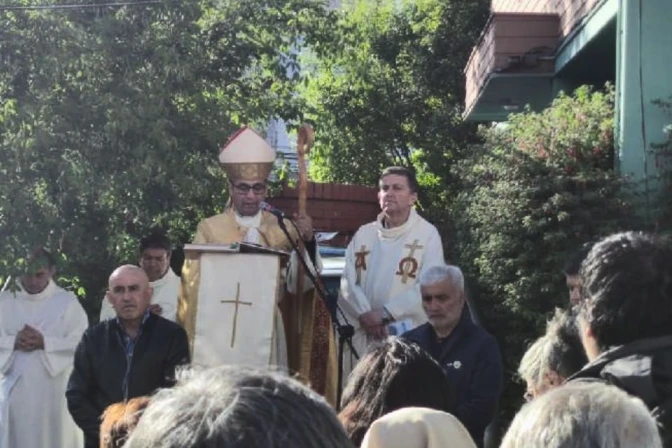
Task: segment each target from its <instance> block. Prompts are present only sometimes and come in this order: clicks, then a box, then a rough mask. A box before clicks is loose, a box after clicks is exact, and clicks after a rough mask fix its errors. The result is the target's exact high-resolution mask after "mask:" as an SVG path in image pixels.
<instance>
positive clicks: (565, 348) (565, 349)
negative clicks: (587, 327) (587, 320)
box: [546, 309, 588, 380]
mask: <svg viewBox="0 0 672 448" xmlns="http://www.w3.org/2000/svg"><path fill="white" fill-rule="evenodd" d="M546 337H547V338H548V339H549V345H548V351H547V353H546V358H547V360H548V361H547V362H548V368H549V370H551V371H553V372H555V373H557V374H558V376H559V377H560V378H561V379H562V380H566V379H567V378H569V377H570V376H572V375H574V374H575V373H576V372H578V371H579V370H581V368H582V367H583V366H584V365H586V363H587V362H588V358H587V357H586V352H585V351H584V350H583V345H582V344H581V337H580V335H579V329H578V326H577V324H576V315H575V314H574V313H573V312H572V311H571V310H561V309H556V310H555V315H554V316H553V318H552V319H551V320H550V321H549V322H548V324H547V326H546Z"/></svg>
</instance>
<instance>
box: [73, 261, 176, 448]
mask: <svg viewBox="0 0 672 448" xmlns="http://www.w3.org/2000/svg"><path fill="white" fill-rule="evenodd" d="M151 298H152V288H151V286H150V285H149V279H148V277H147V274H146V273H145V271H144V270H142V269H141V268H139V267H137V266H133V265H124V266H121V267H119V268H117V269H116V270H115V271H114V272H113V273H112V275H111V276H110V280H109V288H108V291H107V299H108V300H109V301H110V303H111V304H112V306H113V307H114V310H115V313H116V318H115V319H107V320H105V321H103V322H101V323H99V324H97V325H94V326H93V327H91V328H89V329H88V330H86V332H85V333H84V335H83V336H82V340H81V341H80V342H79V345H78V346H77V350H76V352H75V366H74V370H73V372H72V374H71V375H70V380H69V382H68V387H67V391H66V397H67V401H68V409H69V411H70V414H72V417H73V418H74V420H75V422H76V423H77V425H78V426H79V427H80V428H81V429H82V431H84V439H85V447H86V448H97V447H98V446H99V444H100V441H99V438H100V429H99V428H100V417H101V415H102V414H103V411H105V409H106V408H107V407H108V406H109V405H111V404H112V403H117V402H121V401H127V400H129V399H131V398H134V397H140V396H143V395H151V394H152V393H153V392H154V391H155V390H156V389H158V388H164V387H170V386H172V385H173V384H174V379H175V370H176V368H177V367H178V366H181V365H185V364H188V363H189V343H188V340H187V334H186V332H185V331H184V329H183V328H182V327H180V326H179V325H178V324H176V323H174V322H171V321H169V320H167V319H165V318H163V317H161V316H158V315H157V314H155V313H150V303H151Z"/></svg>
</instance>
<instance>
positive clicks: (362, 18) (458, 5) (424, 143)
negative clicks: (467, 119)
mask: <svg viewBox="0 0 672 448" xmlns="http://www.w3.org/2000/svg"><path fill="white" fill-rule="evenodd" d="M348 5H349V6H348V7H347V8H345V9H344V10H343V11H342V12H341V14H340V18H339V23H338V26H339V27H340V29H341V30H342V31H341V33H342V34H343V35H344V36H345V38H344V39H343V41H342V42H338V43H336V44H330V45H328V46H322V47H321V50H322V52H321V53H320V55H319V58H317V59H313V60H311V61H309V63H308V68H311V69H312V70H311V71H312V75H311V76H309V78H308V83H307V87H306V88H305V89H304V90H303V92H302V96H303V97H304V98H305V99H306V102H307V104H308V110H310V111H311V113H312V114H313V118H314V119H315V121H316V124H317V130H318V132H317V142H316V146H315V150H314V154H313V155H312V157H311V174H312V175H313V176H314V177H316V178H317V179H320V180H323V181H338V182H349V183H361V184H369V185H370V184H373V183H375V182H376V181H377V176H378V173H380V171H381V168H383V167H385V166H388V165H392V164H395V165H406V166H414V167H416V168H417V169H418V171H419V172H422V179H421V180H422V181H423V183H424V184H425V186H426V187H430V188H431V187H432V186H437V190H440V189H441V188H440V187H446V186H449V185H450V184H451V182H450V180H449V179H447V178H446V176H448V174H449V173H450V172H451V171H450V170H449V169H448V168H449V167H450V165H451V164H452V162H453V161H454V158H455V155H456V154H457V153H458V152H459V150H460V148H463V147H464V146H465V144H466V142H468V141H470V139H473V138H474V133H473V131H474V128H473V127H472V126H470V125H467V124H465V123H464V122H463V121H462V118H461V115H460V114H461V111H462V102H463V99H464V77H463V68H464V66H465V64H466V61H467V59H468V56H469V54H470V52H471V49H472V47H473V45H474V43H475V41H476V38H477V37H478V33H479V32H480V30H481V29H482V26H483V24H484V22H485V20H486V18H487V15H488V12H489V6H490V2H489V1H487V0H470V1H465V0H421V1H420V0H418V1H401V2H400V1H395V0H355V1H351V2H349V3H348ZM311 63H312V65H311Z"/></svg>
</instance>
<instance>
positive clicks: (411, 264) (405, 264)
mask: <svg viewBox="0 0 672 448" xmlns="http://www.w3.org/2000/svg"><path fill="white" fill-rule="evenodd" d="M419 241H420V240H414V241H413V244H406V245H405V246H404V247H406V248H408V255H407V256H405V257H404V258H402V259H401V260H400V261H399V269H398V270H397V272H395V274H396V275H398V276H400V277H401V283H404V284H406V283H407V282H408V279H409V278H413V279H414V278H415V277H416V275H417V273H418V260H416V259H415V257H414V255H415V251H416V250H418V249H422V248H423V247H424V246H421V245H420V244H418V243H419Z"/></svg>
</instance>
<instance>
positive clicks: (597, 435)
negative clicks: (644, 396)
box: [500, 381, 662, 448]
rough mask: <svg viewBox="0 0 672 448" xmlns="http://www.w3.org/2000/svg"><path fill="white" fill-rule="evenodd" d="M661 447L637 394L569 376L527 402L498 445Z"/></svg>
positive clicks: (525, 447)
mask: <svg viewBox="0 0 672 448" xmlns="http://www.w3.org/2000/svg"><path fill="white" fill-rule="evenodd" d="M538 447H544V448H636V447H637V448H638V447H647V448H661V447H662V443H661V440H660V436H659V435H658V429H657V426H656V422H655V420H654V419H653V417H652V416H651V415H650V414H649V410H648V409H647V408H646V406H645V405H644V403H643V402H642V401H641V400H640V399H639V398H635V397H632V396H630V395H628V394H627V393H625V392H623V391H622V390H620V389H618V388H617V387H615V386H610V385H606V384H604V383H600V382H593V381H591V382H580V381H577V382H571V383H568V384H566V385H564V386H561V387H558V388H556V389H553V390H551V391H549V392H547V393H545V394H544V395H542V396H541V397H539V398H537V399H536V400H534V401H532V402H530V403H528V404H527V405H525V406H523V408H522V410H521V411H520V412H519V413H518V415H516V417H515V418H514V419H513V423H512V424H511V427H510V428H509V430H508V431H507V433H506V436H504V441H503V442H502V445H501V447H500V448H538Z"/></svg>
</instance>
